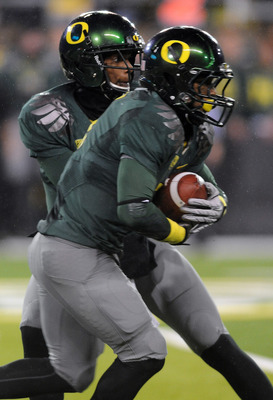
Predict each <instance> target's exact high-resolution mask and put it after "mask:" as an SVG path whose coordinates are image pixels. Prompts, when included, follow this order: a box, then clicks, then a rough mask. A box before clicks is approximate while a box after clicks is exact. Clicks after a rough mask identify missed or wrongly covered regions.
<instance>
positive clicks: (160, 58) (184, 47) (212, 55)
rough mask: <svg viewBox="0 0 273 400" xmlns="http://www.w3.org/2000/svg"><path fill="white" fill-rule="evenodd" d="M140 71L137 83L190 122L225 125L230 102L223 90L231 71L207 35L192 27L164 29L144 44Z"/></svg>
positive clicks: (229, 78)
mask: <svg viewBox="0 0 273 400" xmlns="http://www.w3.org/2000/svg"><path fill="white" fill-rule="evenodd" d="M141 70H142V76H141V78H140V81H141V84H142V85H143V86H146V87H148V88H150V89H152V90H154V91H156V92H157V93H158V94H159V95H160V96H161V97H162V99H163V100H164V101H166V103H168V104H169V105H170V106H172V107H173V108H175V109H177V110H179V109H182V110H184V111H185V112H186V114H187V115H188V117H189V118H190V120H191V121H192V122H194V123H200V122H204V121H206V122H209V123H211V124H213V125H217V126H223V125H224V124H225V123H226V122H227V120H228V118H229V116H230V114H231V112H232V109H233V106H234V100H233V99H231V98H230V97H227V96H226V95H225V90H226V88H227V85H228V84H229V82H230V80H231V79H232V78H233V72H232V70H231V68H230V67H229V66H228V65H227V64H226V62H225V59H224V55H223V52H222V50H221V48H220V46H219V44H218V42H217V41H216V40H215V39H214V37H213V36H211V35H210V34H209V33H207V32H205V31H203V30H201V29H198V28H195V27H192V26H177V27H172V28H168V29H164V30H163V31H161V32H159V33H158V34H156V35H155V36H153V37H152V38H151V39H150V40H149V41H148V43H147V44H146V46H145V49H144V56H143V61H142V67H141ZM204 88H205V91H204Z"/></svg>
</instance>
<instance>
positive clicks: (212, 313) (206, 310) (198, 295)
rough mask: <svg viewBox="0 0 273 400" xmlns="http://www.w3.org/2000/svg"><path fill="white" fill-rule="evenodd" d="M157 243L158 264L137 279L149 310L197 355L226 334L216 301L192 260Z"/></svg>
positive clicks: (172, 248) (156, 258) (165, 244)
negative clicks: (191, 262) (148, 272)
mask: <svg viewBox="0 0 273 400" xmlns="http://www.w3.org/2000/svg"><path fill="white" fill-rule="evenodd" d="M151 241H152V242H153V243H154V244H155V245H156V247H155V260H156V262H157V267H156V268H154V269H153V270H152V271H151V272H150V274H149V275H145V276H144V277H141V278H138V279H136V280H135V284H136V287H137V289H138V291H139V292H140V294H141V296H142V298H143V300H144V302H145V304H146V305H147V306H148V308H149V309H150V311H151V312H152V313H153V314H154V315H156V316H157V317H158V318H160V319H161V320H162V321H164V322H166V323H167V324H168V325H169V326H170V327H171V328H173V329H174V330H175V331H176V332H177V333H178V334H179V335H180V336H181V337H182V338H183V339H184V340H185V342H186V343H187V344H188V345H189V347H190V348H191V349H192V350H193V351H194V352H195V353H196V354H198V355H201V354H202V352H203V351H204V350H205V349H207V348H209V347H211V346H212V345H213V344H214V343H215V342H216V341H217V340H218V338H219V336H220V335H221V334H223V333H228V331H227V329H226V328H225V326H224V325H223V322H222V320H221V317H220V315H219V312H218V310H217V308H216V305H215V303H214V301H213V300H212V298H211V296H210V294H209V293H208V291H207V289H206V287H205V286H204V284H203V282H202V280H201V278H200V277H199V275H198V274H197V272H196V271H195V269H194V268H193V267H192V265H191V264H190V263H189V261H188V260H187V259H186V258H185V257H184V256H183V255H182V254H181V253H180V252H179V251H178V250H177V249H176V247H174V246H171V245H169V244H168V243H163V242H158V241H155V240H151Z"/></svg>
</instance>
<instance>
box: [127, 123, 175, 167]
mask: <svg viewBox="0 0 273 400" xmlns="http://www.w3.org/2000/svg"><path fill="white" fill-rule="evenodd" d="M168 133H171V132H166V129H164V126H163V127H162V126H161V127H159V126H157V125H155V124H150V123H148V122H147V121H144V122H143V121H141V119H140V118H139V119H137V118H134V120H133V121H131V122H129V123H128V124H126V125H125V126H123V127H122V128H121V132H120V151H121V154H126V155H128V156H130V157H132V158H133V159H135V160H136V161H138V162H139V163H140V164H142V165H143V166H145V167H146V168H147V169H148V170H150V171H151V172H152V173H153V174H155V175H157V174H158V171H159V169H160V167H161V166H162V164H164V163H165V162H167V161H168V160H169V158H170V157H171V156H172V155H173V153H174V152H175V147H176V143H175V142H174V141H172V140H171V139H170V138H169V137H168Z"/></svg>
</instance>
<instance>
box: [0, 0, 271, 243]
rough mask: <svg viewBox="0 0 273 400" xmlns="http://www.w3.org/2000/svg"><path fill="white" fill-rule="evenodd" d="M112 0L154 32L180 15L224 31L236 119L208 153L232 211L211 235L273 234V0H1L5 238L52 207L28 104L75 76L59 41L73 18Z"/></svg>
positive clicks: (0, 187)
mask: <svg viewBox="0 0 273 400" xmlns="http://www.w3.org/2000/svg"><path fill="white" fill-rule="evenodd" d="M102 9H108V10H110V11H114V12H118V13H120V14H122V15H124V16H127V17H128V18H129V19H130V20H132V21H133V22H134V23H135V25H136V26H137V28H138V30H139V31H140V33H141V34H142V36H143V37H144V39H145V40H148V39H149V37H151V36H152V35H154V34H155V33H156V32H157V31H159V30H161V29H163V28H166V27H169V26H173V25H195V26H197V27H200V28H202V29H205V30H207V31H208V32H209V33H211V34H212V35H214V36H215V37H216V38H217V39H218V41H219V43H220V45H221V47H222V48H223V51H224V54H225V57H226V61H227V62H228V63H229V64H230V65H231V67H232V68H233V70H234V74H235V78H234V80H233V82H232V87H231V89H230V93H229V95H231V96H232V97H234V98H235V99H236V100H237V103H236V107H235V111H234V113H233V115H232V117H231V119H230V120H229V122H228V124H227V125H226V127H225V128H223V129H216V139H215V145H214V149H213V151H212V153H211V155H210V157H209V159H208V165H209V166H210V168H211V170H212V171H213V173H214V175H215V177H216V179H217V181H218V183H219V185H220V186H221V187H222V188H223V189H224V190H225V191H226V193H227V195H228V198H229V212H228V214H227V215H226V217H225V218H224V219H223V220H222V221H221V222H220V223H219V224H216V225H215V226H213V227H211V228H208V229H207V232H206V233H205V235H206V237H207V235H223V236H224V235H255V236H256V235H261V236H263V237H264V236H267V237H269V235H272V233H273V207H272V206H273V189H272V187H273V1H272V0H267V1H266V0H240V1H238V0H207V1H206V0H161V1H160V0H137V1H135V0H134V1H133V0H126V1H124V0H98V1H95V0H94V1H89V0H58V1H56V0H24V2H22V1H21V0H9V1H6V0H0V27H1V35H0V109H1V112H0V166H1V175H0V221H1V223H0V239H3V238H5V237H10V236H13V235H14V236H26V235H28V234H29V233H31V232H33V231H34V230H35V228H36V223H37V221H38V220H39V219H40V218H43V217H44V216H45V214H46V209H45V202H44V194H43V188H42V185H41V183H40V178H39V171H38V164H37V162H36V161H35V160H34V159H31V158H30V157H29V154H28V151H27V150H26V149H25V147H24V146H23V144H22V143H21V140H20V136H19V129H18V123H17V118H18V115H19V112H20V109H21V107H22V106H23V104H24V103H25V102H26V101H27V100H28V99H29V98H30V97H31V96H32V95H33V94H35V93H37V92H40V91H44V90H46V89H49V88H50V87H52V86H55V85H57V84H60V83H62V82H65V78H64V76H63V74H62V71H61V68H60V65H59V55H58V44H59V38H60V36H61V33H62V31H63V30H64V28H65V27H66V25H67V24H68V23H69V22H70V20H71V19H73V18H74V17H75V16H77V15H78V14H80V13H82V12H85V11H90V10H102ZM202 237H203V236H200V240H201V239H202Z"/></svg>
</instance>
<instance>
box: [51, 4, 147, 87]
mask: <svg viewBox="0 0 273 400" xmlns="http://www.w3.org/2000/svg"><path fill="white" fill-rule="evenodd" d="M143 45H144V42H143V39H142V37H141V36H140V35H139V33H138V32H137V30H136V28H135V26H134V24H132V23H131V22H130V21H129V20H128V19H127V18H125V17H122V16H121V15H119V14H116V13H112V12H109V11H92V12H87V13H83V14H81V15H80V16H78V17H77V18H75V19H73V20H72V21H71V22H70V23H69V25H68V26H67V28H66V29H65V31H64V32H63V34H62V36H61V39H60V45H59V53H60V60H61V65H62V68H63V71H64V73H65V75H66V77H67V78H68V79H74V80H75V81H77V82H78V83H79V84H80V85H82V86H85V87H97V86H101V85H102V88H104V89H108V90H114V91H121V92H124V91H127V90H129V87H128V88H124V87H120V86H117V85H112V84H111V82H110V81H109V79H108V76H107V73H106V68H114V67H109V66H106V65H105V64H104V59H105V58H106V57H109V55H111V54H113V53H117V55H118V57H119V59H120V60H123V61H124V62H125V67H124V69H128V68H127V67H126V60H125V57H124V53H125V54H126V58H127V59H129V61H130V63H131V65H132V66H133V68H130V71H129V78H130V79H129V80H131V79H132V76H133V71H134V70H139V69H140V65H135V58H136V55H137V54H140V53H141V52H142V49H143ZM128 54H129V57H128Z"/></svg>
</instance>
